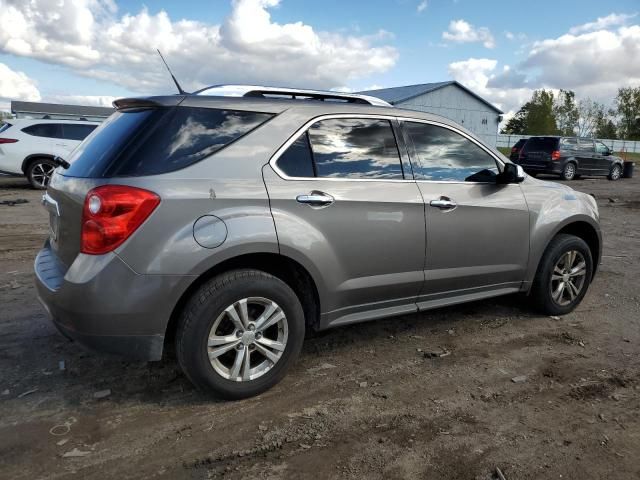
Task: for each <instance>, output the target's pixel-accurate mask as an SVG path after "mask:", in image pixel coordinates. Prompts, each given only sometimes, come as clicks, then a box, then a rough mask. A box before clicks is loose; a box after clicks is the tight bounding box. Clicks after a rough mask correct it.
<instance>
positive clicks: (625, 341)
mask: <svg viewBox="0 0 640 480" xmlns="http://www.w3.org/2000/svg"><path fill="white" fill-rule="evenodd" d="M638 177H640V175H637V176H636V178H635V179H632V180H620V181H619V182H615V183H613V182H609V181H607V180H606V179H597V180H596V179H593V180H592V179H585V180H580V181H574V182H571V185H572V186H573V187H574V188H576V189H578V190H582V191H585V192H589V193H594V194H595V195H596V198H597V199H598V204H599V205H600V211H601V216H602V228H603V233H604V242H605V243H604V258H603V262H602V265H601V267H600V271H599V274H598V275H597V277H596V279H595V282H594V283H593V285H592V286H591V288H590V290H589V292H588V294H587V297H586V298H585V300H584V302H583V303H582V304H581V305H580V306H579V307H578V309H577V310H576V311H575V312H573V313H571V314H569V315H566V316H564V317H561V318H550V317H545V316H540V315H537V314H535V313H533V312H532V311H531V309H529V308H528V307H527V305H526V301H525V298H524V297H521V296H511V297H504V298H500V299H495V300H489V301H482V302H476V303H472V304H467V305H463V306H458V307H455V308H446V309H441V310H436V311H432V312H429V313H426V314H420V315H409V316H404V317H397V318H392V319H388V320H384V321H377V322H372V323H365V324H360V325H355V326H351V327H346V328H339V329H336V330H332V331H328V332H323V333H321V334H318V335H316V336H315V337H313V338H311V339H309V340H307V341H306V343H305V347H304V350H303V353H302V356H301V358H300V360H299V361H298V363H297V365H296V366H295V367H294V368H293V370H292V371H291V372H290V373H289V374H288V376H287V377H286V378H285V379H284V381H283V382H282V383H280V384H279V385H278V386H277V387H276V388H274V389H272V390H271V391H269V392H267V393H265V394H263V395H261V396H259V397H257V398H253V399H249V400H244V401H239V402H222V401H217V400H212V399H210V398H206V397H205V396H203V395H202V394H200V393H198V392H196V391H195V390H194V389H193V388H192V387H191V385H190V384H189V383H188V381H187V380H186V379H185V377H184V376H183V375H182V374H181V373H180V371H179V369H178V367H177V366H176V364H175V363H174V362H173V361H171V360H167V361H163V362H161V363H149V364H146V363H129V362H124V361H121V360H118V359H113V358H107V357H103V356H100V355H99V354H94V353H91V352H87V351H85V350H83V349H82V348H81V347H80V346H78V345H76V344H73V343H70V342H69V341H67V340H66V339H64V338H63V337H62V336H60V335H59V334H58V333H57V332H56V330H55V329H54V327H53V326H52V325H51V323H50V322H49V320H48V319H47V317H46V316H45V313H44V310H43V309H42V308H41V307H40V305H39V304H38V301H37V299H36V297H35V290H34V287H33V274H32V262H33V258H34V257H35V254H36V251H37V250H38V249H39V248H40V246H41V245H42V243H43V241H44V238H45V236H46V234H47V226H46V216H45V212H44V210H43V209H42V208H41V207H40V205H39V202H38V200H39V198H40V195H41V194H40V193H39V192H35V191H32V190H29V189H28V188H27V184H26V182H24V181H22V180H21V179H6V178H5V179H0V202H1V201H4V200H15V199H18V198H24V199H27V200H28V201H29V203H25V204H19V205H15V206H7V205H0V478H6V479H9V478H11V479H34V478H52V479H55V478H87V479H93V478H163V479H164V478H167V479H168V478H194V479H200V478H232V479H234V478H296V479H307V478H308V479H316V478H340V479H342V478H347V479H349V478H368V479H378V478H379V479H382V478H384V479H394V478H409V479H431V478H433V479H448V478H460V479H474V478H475V479H491V478H498V477H497V474H496V467H499V468H500V470H501V471H502V473H503V474H504V476H505V477H506V478H507V479H509V480H513V479H529V478H544V479H548V478H564V479H567V478H570V479H592V478H593V479H595V478H616V479H630V478H640V455H639V454H640V355H639V354H640V315H639V314H640V303H639V301H640V294H639V293H638V290H637V286H638V281H639V280H640V276H639V275H638V273H639V271H640V262H639V261H638V260H639V256H640V249H639V248H638V247H639V235H640V217H639V215H638V214H639V213H640V193H639V192H640V190H639V186H640V178H638ZM610 199H611V200H610ZM445 351H446V352H450V354H449V355H445V356H435V357H430V356H429V355H425V353H427V354H428V353H429V352H445ZM61 362H64V363H61ZM519 376H525V378H520V379H518V378H516V380H519V381H517V382H516V381H513V380H512V379H513V378H514V377H519ZM105 390H110V392H104V391H105ZM96 394H97V395H96ZM100 394H102V395H100ZM100 396H102V398H96V397H100Z"/></svg>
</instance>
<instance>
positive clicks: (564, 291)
mask: <svg viewBox="0 0 640 480" xmlns="http://www.w3.org/2000/svg"><path fill="white" fill-rule="evenodd" d="M586 275H587V262H586V261H585V259H584V257H583V256H582V254H581V253H580V252H579V251H577V250H571V251H568V252H567V253H565V254H564V255H563V256H562V257H560V259H559V260H558V261H557V262H556V265H555V267H554V268H553V274H552V275H551V282H550V287H551V298H553V301H554V302H556V303H557V304H558V305H560V306H566V305H569V304H570V303H571V302H573V301H574V300H575V299H576V298H577V297H578V296H579V295H580V292H581V291H582V288H583V287H584V284H585V279H586Z"/></svg>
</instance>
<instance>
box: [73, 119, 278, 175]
mask: <svg viewBox="0 0 640 480" xmlns="http://www.w3.org/2000/svg"><path fill="white" fill-rule="evenodd" d="M272 116H273V115H272V114H269V113H257V112H244V111H235V110H217V109H211V108H197V107H170V108H155V109H146V110H134V111H122V112H116V113H115V114H113V115H111V116H110V117H109V118H108V119H107V120H106V121H105V122H104V123H103V124H102V125H101V126H100V127H99V128H97V129H96V130H95V131H94V132H93V133H92V134H91V135H89V136H88V137H87V138H86V139H85V141H84V142H83V143H82V144H80V146H79V147H78V148H77V149H76V150H75V151H74V153H73V156H72V157H71V158H70V159H69V161H70V162H71V167H70V168H69V169H68V170H67V171H66V175H69V176H75V177H117V176H120V177H123V176H140V175H155V174H160V173H167V172H172V171H174V170H179V169H181V168H185V167H187V166H189V165H193V164H194V163H196V162H199V161H200V160H202V159H203V158H205V157H207V156H209V155H211V154H213V153H215V152H217V151H219V150H220V149H222V148H224V147H225V146H227V145H229V144H230V143H232V142H234V141H236V140H237V139H239V138H240V137H242V136H243V135H245V134H247V133H249V132H250V131H251V130H253V129H254V128H256V127H258V126H259V125H261V124H262V123H264V122H266V121H267V120H269V119H270V118H271V117H272Z"/></svg>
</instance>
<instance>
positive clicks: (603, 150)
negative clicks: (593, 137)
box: [596, 142, 609, 154]
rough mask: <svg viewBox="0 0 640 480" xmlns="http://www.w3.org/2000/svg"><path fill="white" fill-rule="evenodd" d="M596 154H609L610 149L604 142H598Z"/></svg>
mask: <svg viewBox="0 0 640 480" xmlns="http://www.w3.org/2000/svg"><path fill="white" fill-rule="evenodd" d="M596 152H598V153H600V154H602V153H608V152H609V147H607V146H606V145H605V144H604V143H602V142H596Z"/></svg>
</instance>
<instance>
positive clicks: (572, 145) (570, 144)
mask: <svg viewBox="0 0 640 480" xmlns="http://www.w3.org/2000/svg"><path fill="white" fill-rule="evenodd" d="M560 147H561V148H565V149H567V150H575V149H576V148H578V139H577V138H563V139H561V140H560Z"/></svg>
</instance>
